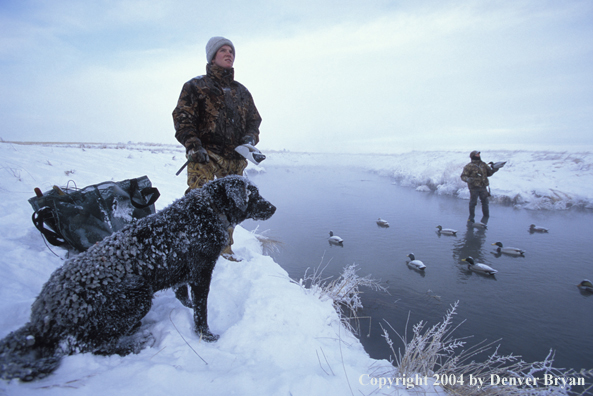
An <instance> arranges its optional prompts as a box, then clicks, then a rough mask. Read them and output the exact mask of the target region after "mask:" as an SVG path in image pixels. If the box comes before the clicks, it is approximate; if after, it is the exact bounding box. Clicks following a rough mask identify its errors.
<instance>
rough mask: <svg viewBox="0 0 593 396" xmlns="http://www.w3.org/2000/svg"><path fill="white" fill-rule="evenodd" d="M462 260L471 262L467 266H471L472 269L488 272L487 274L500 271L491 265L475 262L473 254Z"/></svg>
mask: <svg viewBox="0 0 593 396" xmlns="http://www.w3.org/2000/svg"><path fill="white" fill-rule="evenodd" d="M461 261H465V262H467V263H468V264H469V265H468V266H467V268H469V269H470V270H472V271H476V272H481V273H483V274H487V275H494V274H496V273H497V272H498V271H497V270H495V269H494V268H492V267H490V266H489V265H486V264H482V263H476V262H474V259H473V257H471V256H470V257H466V258H464V259H461Z"/></svg>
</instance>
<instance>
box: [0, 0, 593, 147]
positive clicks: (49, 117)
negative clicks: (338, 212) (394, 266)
mask: <svg viewBox="0 0 593 396" xmlns="http://www.w3.org/2000/svg"><path fill="white" fill-rule="evenodd" d="M592 20H593V3H591V2H590V1H586V0H569V1H564V2H554V1H536V0H525V1H483V2H470V1H457V0H448V1H442V2H437V1H423V2H414V1H397V2H396V1H388V0H381V1H373V2H363V1H348V2H337V1H333V0H332V1H325V2H319V1H304V2H298V4H297V3H296V2H294V3H293V2H284V3H281V4H280V3H276V2H273V1H269V0H261V1H255V2H250V3H249V4H245V3H243V2H239V1H223V2H220V3H216V4H209V3H208V4H198V5H196V4H195V3H194V2H186V1H179V2H175V3H174V4H169V3H167V2H159V1H139V0H122V1H107V0H104V1H92V2H84V3H79V2H75V1H70V0H68V1H64V0H58V1H55V2H52V3H51V4H50V3H47V2H42V1H29V0H25V1H20V2H17V1H8V2H3V3H2V4H0V21H1V22H2V23H1V26H2V27H0V30H1V31H2V36H1V38H0V71H1V72H0V76H1V77H0V86H1V87H2V91H3V95H2V99H1V102H0V139H2V140H5V141H12V140H17V141H64V142H65V141H85V142H105V143H116V142H128V141H133V142H152V143H169V144H176V143H177V142H176V140H175V138H174V133H175V132H174V129H173V122H172V118H171V112H172V110H173V108H174V107H175V105H176V102H177V98H178V95H179V93H180V91H181V87H182V85H183V83H184V82H185V81H187V80H189V79H191V78H192V77H195V76H197V75H201V74H204V72H205V64H206V59H205V51H204V47H205V44H206V42H207V40H208V39H209V38H210V37H211V36H215V35H222V36H225V37H228V38H229V39H231V40H232V41H233V43H234V44H235V47H236V49H237V56H236V61H235V77H236V79H237V81H239V82H241V83H243V84H244V85H245V86H247V88H248V89H249V90H250V92H251V93H252V94H253V97H254V99H255V103H256V105H257V107H258V110H259V111H260V113H261V115H262V118H263V122H262V125H261V128H260V131H261V143H260V147H261V148H262V149H269V150H284V149H286V150H290V151H313V152H314V151H328V152H353V151H359V152H377V153H389V152H401V151H410V150H423V149H440V148H442V149H453V148H456V149H466V148H470V147H476V148H479V149H481V150H484V151H486V150H488V149H525V148H529V147H533V148H557V149H563V148H567V149H568V148H571V147H582V148H587V149H589V148H593V133H591V132H593V94H592V92H593V90H592V88H593V73H592V72H591V70H593V68H592V67H591V66H593V62H592V61H593V24H592V23H591V21H592Z"/></svg>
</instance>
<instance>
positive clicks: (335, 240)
mask: <svg viewBox="0 0 593 396" xmlns="http://www.w3.org/2000/svg"><path fill="white" fill-rule="evenodd" d="M328 241H329V243H330V244H332V245H339V246H344V245H343V244H344V240H343V239H342V238H340V237H339V236H337V235H334V232H333V231H330V232H329V238H328Z"/></svg>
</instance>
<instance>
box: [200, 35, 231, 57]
mask: <svg viewBox="0 0 593 396" xmlns="http://www.w3.org/2000/svg"><path fill="white" fill-rule="evenodd" d="M223 45H228V46H230V47H231V48H232V49H233V55H235V46H234V45H233V43H232V42H231V40H229V39H226V38H224V37H218V36H217V37H212V38H211V39H210V40H208V44H206V59H208V63H210V62H212V60H213V59H214V57H215V56H216V52H218V50H219V49H220V47H222V46H223Z"/></svg>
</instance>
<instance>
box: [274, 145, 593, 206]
mask: <svg viewBox="0 0 593 396" xmlns="http://www.w3.org/2000/svg"><path fill="white" fill-rule="evenodd" d="M266 155H267V156H268V159H267V160H266V162H264V163H262V165H263V166H264V167H266V166H270V167H271V166H292V167H297V168H298V167H301V166H316V167H317V166H343V167H348V166H355V167H357V168H362V169H366V170H368V171H372V172H376V173H377V174H380V175H384V176H388V177H392V178H393V179H394V181H395V182H396V183H398V184H400V185H402V186H406V187H410V188H414V189H416V190H417V191H420V192H430V191H432V192H434V193H436V194H443V195H451V196H455V197H459V198H462V199H469V190H468V189H467V185H466V183H464V182H462V181H461V179H460V175H461V171H462V170H463V167H464V166H465V165H466V164H467V163H468V162H469V153H468V152H460V151H459V152H456V151H447V152H440V151H426V152H416V151H414V152H409V153H403V154H391V155H382V154H376V155H369V154H361V155H356V154H307V153H290V152H270V153H266ZM482 159H483V160H484V161H485V162H490V161H493V162H497V161H507V163H506V165H505V166H504V167H503V168H502V169H501V170H500V171H498V172H497V173H496V174H494V175H493V176H492V177H491V178H490V187H491V192H492V200H493V201H494V202H498V203H501V204H504V205H512V206H515V207H517V208H524V209H533V210H537V209H546V210H565V209H570V208H586V209H592V208H593V154H591V153H589V152H550V151H533V152H531V151H504V150H498V151H482Z"/></svg>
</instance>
